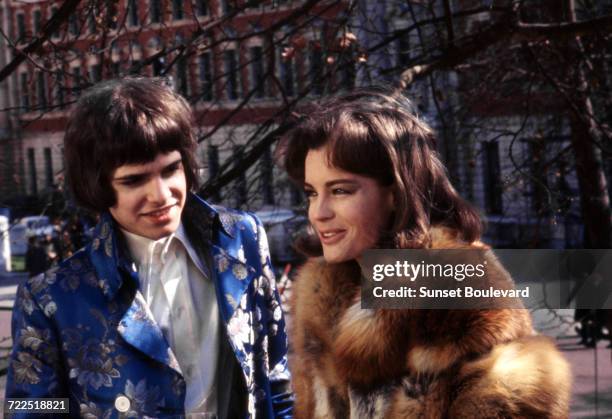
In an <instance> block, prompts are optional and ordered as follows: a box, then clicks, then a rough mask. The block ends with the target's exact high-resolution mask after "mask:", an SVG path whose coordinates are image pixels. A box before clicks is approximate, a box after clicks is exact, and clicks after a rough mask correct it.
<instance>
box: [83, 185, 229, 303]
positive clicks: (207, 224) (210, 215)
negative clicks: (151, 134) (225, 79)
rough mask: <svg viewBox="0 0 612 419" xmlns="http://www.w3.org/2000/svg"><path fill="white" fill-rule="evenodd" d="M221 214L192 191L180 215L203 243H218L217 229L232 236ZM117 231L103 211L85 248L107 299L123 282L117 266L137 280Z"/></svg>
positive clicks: (123, 242)
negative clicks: (187, 221)
mask: <svg viewBox="0 0 612 419" xmlns="http://www.w3.org/2000/svg"><path fill="white" fill-rule="evenodd" d="M220 218H221V217H220V214H219V212H218V211H217V210H216V209H215V208H213V207H212V206H211V205H210V204H208V203H207V202H206V201H204V200H203V199H201V198H200V197H199V196H197V195H195V194H191V193H190V194H189V196H188V198H187V203H186V205H185V210H184V211H183V216H182V219H183V220H189V225H190V226H192V227H193V228H195V230H196V232H197V236H199V237H201V238H202V239H203V240H204V242H205V243H211V244H213V245H218V244H219V241H220V240H221V238H220V237H218V235H217V233H216V232H217V231H218V230H221V231H224V232H225V234H227V235H228V236H229V237H233V236H232V234H231V233H230V231H229V230H230V229H229V224H227V223H224V222H223V221H222V220H221V219H220ZM219 227H220V228H219ZM118 233H119V226H118V225H117V223H116V222H115V221H114V220H113V217H112V216H111V215H110V213H109V212H108V211H105V212H103V213H102V214H101V215H100V222H99V223H98V224H97V225H96V227H95V229H94V235H93V238H92V241H91V243H90V244H89V245H88V250H87V251H88V253H89V257H90V260H91V262H92V263H93V265H94V269H95V270H96V273H97V275H98V277H99V281H98V282H99V287H100V289H101V290H102V292H103V294H104V295H105V296H106V297H107V298H108V299H109V300H110V299H112V298H114V296H115V293H116V292H117V290H118V289H119V288H120V287H121V285H122V283H123V277H122V276H121V275H120V273H119V271H120V270H124V271H125V272H128V273H129V274H130V276H131V277H132V278H133V280H134V281H135V283H136V284H138V275H137V274H136V269H134V266H133V264H132V261H130V258H129V257H128V256H129V255H128V249H127V246H126V240H120V239H119V237H120V236H122V235H121V234H118ZM198 246H199V244H198Z"/></svg>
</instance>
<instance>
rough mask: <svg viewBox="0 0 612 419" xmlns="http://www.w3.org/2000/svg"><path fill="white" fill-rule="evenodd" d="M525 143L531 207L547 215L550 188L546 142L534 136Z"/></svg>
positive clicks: (537, 213) (540, 213) (538, 213)
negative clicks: (528, 161)
mask: <svg viewBox="0 0 612 419" xmlns="http://www.w3.org/2000/svg"><path fill="white" fill-rule="evenodd" d="M527 144H528V147H529V157H530V166H531V167H530V169H531V191H530V192H531V193H530V195H531V208H532V209H533V211H534V212H535V213H536V215H548V214H549V213H550V205H549V204H548V195H549V190H550V189H549V185H548V176H547V170H546V143H545V141H544V140H543V139H542V138H534V139H533V140H531V141H529V142H528V143H527Z"/></svg>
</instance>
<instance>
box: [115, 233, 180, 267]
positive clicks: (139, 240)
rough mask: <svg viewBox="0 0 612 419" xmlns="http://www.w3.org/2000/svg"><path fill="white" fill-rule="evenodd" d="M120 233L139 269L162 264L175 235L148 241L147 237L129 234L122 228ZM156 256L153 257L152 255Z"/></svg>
mask: <svg viewBox="0 0 612 419" xmlns="http://www.w3.org/2000/svg"><path fill="white" fill-rule="evenodd" d="M181 227H182V223H181V224H179V228H181ZM121 232H122V233H123V236H124V237H125V242H126V244H127V248H128V250H129V252H130V255H131V256H132V261H133V262H134V263H136V265H137V266H138V267H139V268H140V267H142V266H145V265H148V264H149V263H151V264H163V263H165V260H166V254H167V253H168V249H169V248H170V245H171V244H172V240H173V239H174V236H175V235H176V233H172V234H170V235H169V236H166V237H162V238H161V239H158V240H153V239H149V238H147V237H143V236H139V235H138V234H134V233H131V232H129V231H127V230H125V229H123V228H121ZM154 253H155V254H156V255H155V256H154V255H153V254H154Z"/></svg>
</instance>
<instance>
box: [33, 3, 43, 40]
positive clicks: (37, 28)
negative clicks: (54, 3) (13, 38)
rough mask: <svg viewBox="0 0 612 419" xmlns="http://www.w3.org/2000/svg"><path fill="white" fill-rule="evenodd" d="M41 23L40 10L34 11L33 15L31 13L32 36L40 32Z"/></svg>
mask: <svg viewBox="0 0 612 419" xmlns="http://www.w3.org/2000/svg"><path fill="white" fill-rule="evenodd" d="M41 23H42V13H41V11H40V9H39V10H34V13H32V28H33V31H34V35H36V34H38V33H39V32H40V25H41Z"/></svg>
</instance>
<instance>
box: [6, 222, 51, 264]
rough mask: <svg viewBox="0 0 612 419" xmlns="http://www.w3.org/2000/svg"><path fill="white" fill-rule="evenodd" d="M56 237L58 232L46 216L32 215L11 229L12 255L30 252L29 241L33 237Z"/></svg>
mask: <svg viewBox="0 0 612 419" xmlns="http://www.w3.org/2000/svg"><path fill="white" fill-rule="evenodd" d="M46 235H51V236H52V237H55V235H56V231H55V229H54V227H53V225H52V224H51V223H50V222H49V217H47V216H46V215H32V216H28V217H23V218H21V219H20V220H19V221H18V222H17V223H16V224H15V225H13V226H12V227H11V228H10V229H9V240H10V242H11V254H12V255H25V254H26V252H27V250H28V239H29V238H30V237H32V236H38V237H44V236H46Z"/></svg>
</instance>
